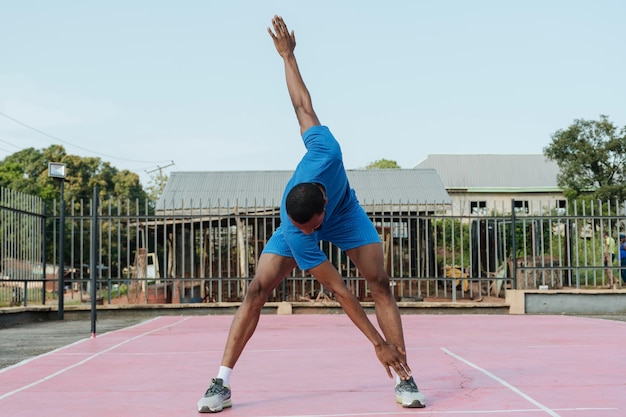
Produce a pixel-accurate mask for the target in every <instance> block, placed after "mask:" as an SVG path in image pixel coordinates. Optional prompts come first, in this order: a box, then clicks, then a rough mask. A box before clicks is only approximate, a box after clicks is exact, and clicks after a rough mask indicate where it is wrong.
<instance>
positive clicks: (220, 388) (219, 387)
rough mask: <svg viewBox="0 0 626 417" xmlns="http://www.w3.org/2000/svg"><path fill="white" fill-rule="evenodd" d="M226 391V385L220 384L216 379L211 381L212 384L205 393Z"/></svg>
mask: <svg viewBox="0 0 626 417" xmlns="http://www.w3.org/2000/svg"><path fill="white" fill-rule="evenodd" d="M223 392H224V386H223V385H218V384H216V383H215V381H213V382H212V383H211V386H210V387H209V389H207V390H206V392H205V393H204V395H207V394H221V393H223Z"/></svg>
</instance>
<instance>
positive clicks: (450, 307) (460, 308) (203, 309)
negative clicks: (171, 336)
mask: <svg viewBox="0 0 626 417" xmlns="http://www.w3.org/2000/svg"><path fill="white" fill-rule="evenodd" d="M240 305H241V303H239V302H237V303H190V304H141V305H128V304H105V305H99V306H97V307H96V309H97V310H96V312H97V316H98V318H99V319H105V318H122V317H124V316H127V317H128V316H132V317H145V318H146V319H148V318H152V317H156V316H167V315H204V314H206V315H222V314H234V313H235V312H236V311H237V308H238V307H239V306H240ZM361 305H362V306H363V308H364V309H365V312H366V313H368V314H374V303H373V302H363V303H361ZM398 308H399V309H400V313H401V314H508V313H509V306H508V305H507V304H505V303H484V302H462V303H458V302H457V303H453V302H423V301H419V302H414V301H413V302H398ZM261 313H262V314H345V312H344V311H343V309H342V308H341V306H340V305H339V303H337V302H268V303H266V304H265V306H264V307H263V310H262V311H261ZM57 316H58V309H57V306H51V305H50V306H28V307H10V308H0V328H2V327H8V326H12V325H15V324H23V323H29V322H38V321H48V320H57V319H58V317H57ZM63 317H64V319H65V320H89V319H90V318H91V306H90V305H86V304H85V305H71V306H66V307H65V309H64V311H63Z"/></svg>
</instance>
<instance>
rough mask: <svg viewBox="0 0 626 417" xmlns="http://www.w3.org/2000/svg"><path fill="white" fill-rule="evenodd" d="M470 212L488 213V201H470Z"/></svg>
mask: <svg viewBox="0 0 626 417" xmlns="http://www.w3.org/2000/svg"><path fill="white" fill-rule="evenodd" d="M470 213H471V214H479V215H482V216H484V215H486V214H487V202H486V201H470Z"/></svg>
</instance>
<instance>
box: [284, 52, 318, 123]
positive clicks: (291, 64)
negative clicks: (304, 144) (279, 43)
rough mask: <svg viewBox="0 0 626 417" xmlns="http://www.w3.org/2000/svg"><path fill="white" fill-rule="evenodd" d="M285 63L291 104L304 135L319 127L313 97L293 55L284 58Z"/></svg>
mask: <svg viewBox="0 0 626 417" xmlns="http://www.w3.org/2000/svg"><path fill="white" fill-rule="evenodd" d="M283 60H284V63H285V78H286V80H287V90H288V91H289V97H290V98H291V104H292V105H293V109H294V110H295V112H296V117H297V118H298V122H299V123H300V130H301V132H300V133H304V131H306V130H307V129H308V128H309V127H311V126H313V125H318V124H319V120H318V119H317V116H316V115H315V111H313V103H312V101H311V95H310V93H309V90H308V89H307V88H306V85H305V84H304V81H303V80H302V75H301V74H300V69H299V68H298V62H297V61H296V57H295V55H293V54H289V55H287V56H285V57H284V58H283Z"/></svg>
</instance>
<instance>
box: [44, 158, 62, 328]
mask: <svg viewBox="0 0 626 417" xmlns="http://www.w3.org/2000/svg"><path fill="white" fill-rule="evenodd" d="M48 177H51V178H56V179H58V180H59V182H60V183H61V189H60V197H59V320H63V310H64V308H65V307H64V301H65V282H64V274H65V267H64V265H65V236H64V235H65V200H64V199H63V188H64V186H65V164H62V163H60V162H48Z"/></svg>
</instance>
